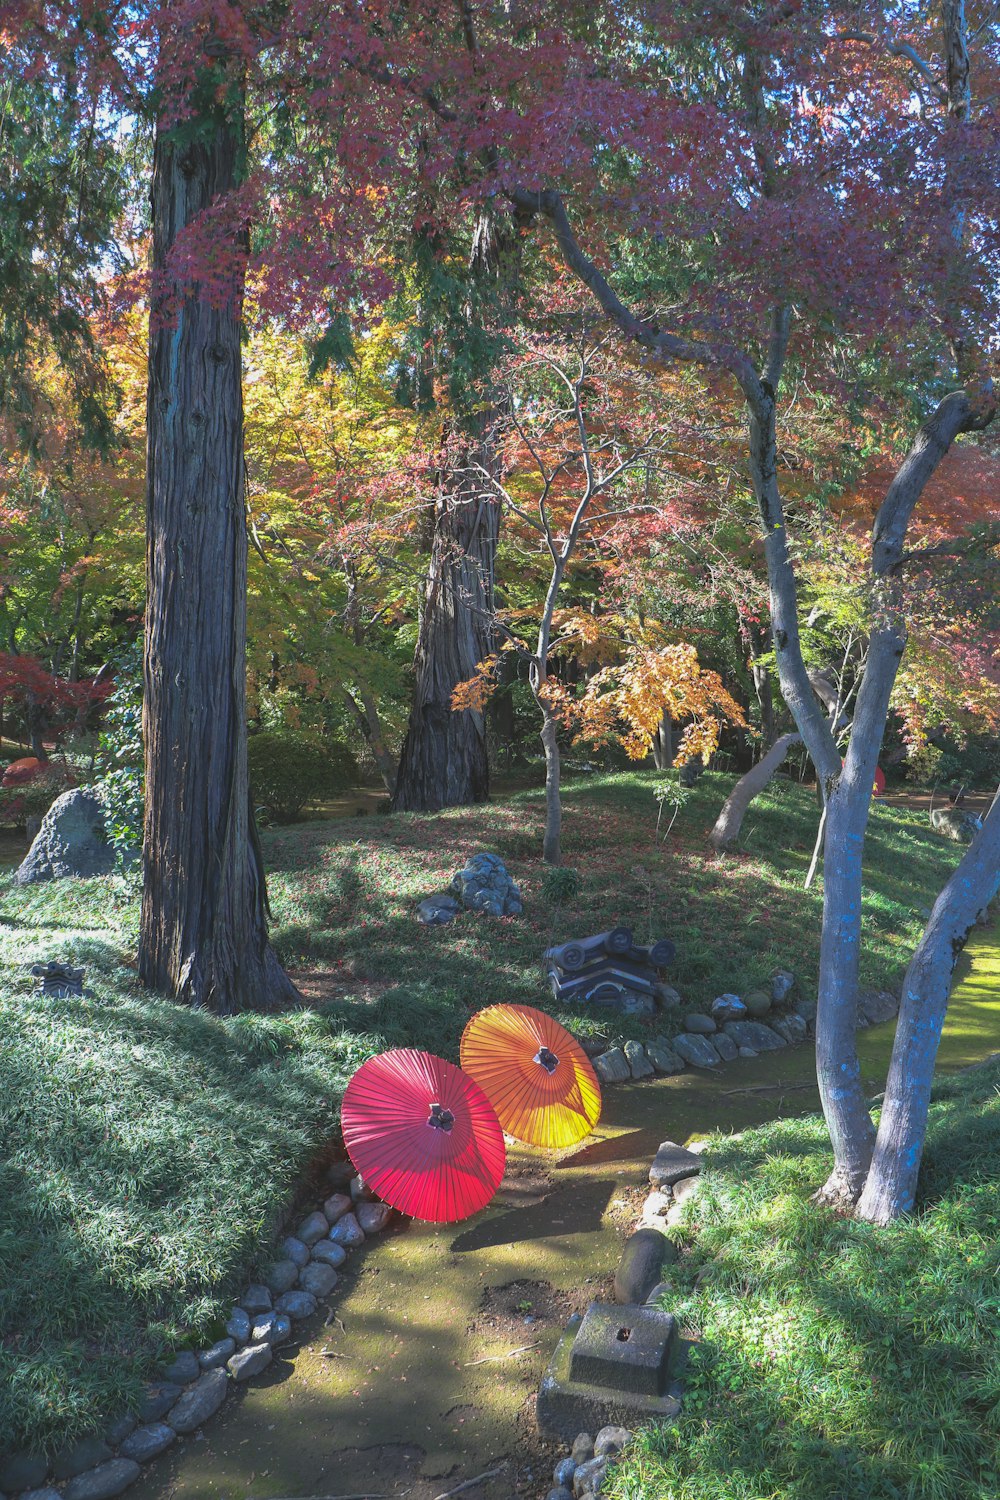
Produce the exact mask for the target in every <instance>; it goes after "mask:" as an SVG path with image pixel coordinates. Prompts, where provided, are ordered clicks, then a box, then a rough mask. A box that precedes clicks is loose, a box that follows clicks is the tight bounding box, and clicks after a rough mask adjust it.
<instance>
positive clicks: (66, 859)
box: [14, 787, 115, 885]
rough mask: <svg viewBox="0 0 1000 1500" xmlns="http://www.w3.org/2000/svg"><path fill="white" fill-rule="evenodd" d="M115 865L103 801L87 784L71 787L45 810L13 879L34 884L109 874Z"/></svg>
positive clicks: (20, 882) (18, 882) (21, 883)
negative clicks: (105, 823)
mask: <svg viewBox="0 0 1000 1500" xmlns="http://www.w3.org/2000/svg"><path fill="white" fill-rule="evenodd" d="M114 867H115V851H114V849H113V848H112V847H111V845H110V844H109V843H108V835H107V831H106V829H105V825H104V807H103V804H102V802H101V800H100V798H99V797H98V796H96V795H95V793H94V792H92V791H91V790H90V789H89V788H87V787H74V788H73V789H72V790H71V791H68V792H63V794H62V796H61V797H57V798H56V800H55V801H54V802H53V804H52V806H51V807H50V808H49V810H48V812H47V813H46V814H45V817H44V818H43V819H42V826H41V828H40V829H39V830H38V833H37V834H36V836H35V839H34V841H33V843H32V845H31V848H30V849H29V850H28V852H27V854H26V855H25V856H24V859H23V860H22V861H21V863H20V865H19V866H18V868H17V871H16V873H15V875H14V879H15V881H16V882H17V884H18V885H35V884H36V883H38V882H40V881H43V880H65V879H66V878H67V877H69V876H75V875H110V874H111V872H112V870H113V869H114Z"/></svg>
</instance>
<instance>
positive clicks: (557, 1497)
mask: <svg viewBox="0 0 1000 1500" xmlns="http://www.w3.org/2000/svg"><path fill="white" fill-rule="evenodd" d="M573 1467H574V1469H575V1468H576V1465H575V1464H574V1465H573ZM545 1500H573V1491H572V1490H571V1489H570V1488H569V1486H568V1485H565V1484H555V1485H553V1486H552V1488H551V1489H550V1490H549V1492H548V1494H547V1495H546V1496H545Z"/></svg>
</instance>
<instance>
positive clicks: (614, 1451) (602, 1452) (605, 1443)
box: [594, 1426, 632, 1458]
mask: <svg viewBox="0 0 1000 1500" xmlns="http://www.w3.org/2000/svg"><path fill="white" fill-rule="evenodd" d="M631 1436H632V1433H631V1432H630V1430H629V1429H628V1428H627V1427H614V1426H609V1427H602V1428H601V1430H600V1432H599V1433H598V1434H597V1436H596V1437H595V1439H594V1457H595V1458H604V1457H606V1456H607V1457H610V1458H617V1456H618V1454H619V1453H621V1451H622V1449H623V1448H624V1447H625V1444H626V1443H627V1442H628V1440H629V1438H630V1437H631Z"/></svg>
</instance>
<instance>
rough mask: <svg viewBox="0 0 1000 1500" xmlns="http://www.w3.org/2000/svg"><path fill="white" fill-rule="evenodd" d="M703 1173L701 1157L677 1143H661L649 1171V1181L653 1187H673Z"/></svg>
mask: <svg viewBox="0 0 1000 1500" xmlns="http://www.w3.org/2000/svg"><path fill="white" fill-rule="evenodd" d="M700 1171H701V1157H700V1156H698V1155H697V1154H696V1153H695V1152H694V1151H688V1150H687V1149H686V1147H684V1146H678V1145H677V1143H676V1141H661V1142H660V1145H659V1148H658V1149H657V1152H656V1155H655V1156H654V1157H653V1161H652V1165H651V1166H650V1169H649V1180H650V1182H651V1183H652V1185H653V1187H658V1188H665V1187H670V1188H672V1187H673V1184H674V1183H675V1182H680V1181H681V1179H682V1178H684V1177H693V1176H696V1175H697V1174H698V1173H699V1172H700Z"/></svg>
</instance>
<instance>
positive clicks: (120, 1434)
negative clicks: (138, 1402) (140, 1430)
mask: <svg viewBox="0 0 1000 1500" xmlns="http://www.w3.org/2000/svg"><path fill="white" fill-rule="evenodd" d="M138 1425H139V1423H138V1421H137V1420H136V1418H135V1417H133V1416H131V1415H129V1416H127V1417H119V1419H118V1421H117V1422H115V1423H113V1424H112V1426H111V1427H109V1428H108V1430H107V1432H106V1433H105V1434H104V1436H105V1439H106V1440H107V1442H109V1443H110V1444H111V1446H112V1448H117V1447H119V1446H120V1445H121V1444H122V1443H124V1441H125V1439H126V1438H127V1437H128V1435H129V1433H130V1432H134V1431H135V1429H136V1428H137V1427H138Z"/></svg>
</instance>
